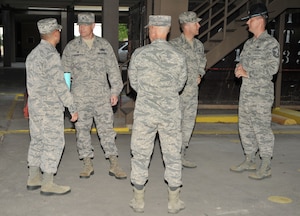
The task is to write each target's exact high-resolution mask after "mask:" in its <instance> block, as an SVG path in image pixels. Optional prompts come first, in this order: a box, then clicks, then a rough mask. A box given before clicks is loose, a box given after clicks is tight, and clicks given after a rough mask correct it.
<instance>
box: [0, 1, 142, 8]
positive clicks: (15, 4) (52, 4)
mask: <svg viewBox="0 0 300 216" xmlns="http://www.w3.org/2000/svg"><path fill="white" fill-rule="evenodd" d="M139 1H140V0H119V4H120V6H129V7H130V6H133V5H135V4H136V3H138V2H139ZM0 2H1V5H2V6H6V5H9V6H10V7H12V8H16V9H26V8H28V7H43V8H45V7H49V8H67V7H72V6H75V5H84V6H98V5H99V6H100V5H103V0H50V1H47V0H0Z"/></svg>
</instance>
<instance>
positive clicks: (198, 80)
mask: <svg viewBox="0 0 300 216" xmlns="http://www.w3.org/2000/svg"><path fill="white" fill-rule="evenodd" d="M200 82H201V75H200V74H199V76H198V77H197V84H198V85H199V84H200Z"/></svg>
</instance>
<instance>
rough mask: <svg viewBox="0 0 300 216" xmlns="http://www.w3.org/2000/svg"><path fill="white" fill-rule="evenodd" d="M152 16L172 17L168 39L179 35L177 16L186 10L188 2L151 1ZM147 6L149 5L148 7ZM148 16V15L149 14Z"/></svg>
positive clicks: (177, 0)
mask: <svg viewBox="0 0 300 216" xmlns="http://www.w3.org/2000/svg"><path fill="white" fill-rule="evenodd" d="M153 3H154V4H153V14H154V15H170V16H171V17H172V27H171V31H170V35H169V39H172V38H175V37H178V36H179V35H180V27H179V22H178V16H179V14H180V13H182V12H184V11H187V10H188V3H189V1H188V0H153ZM148 6H149V5H148ZM149 15H150V14H149Z"/></svg>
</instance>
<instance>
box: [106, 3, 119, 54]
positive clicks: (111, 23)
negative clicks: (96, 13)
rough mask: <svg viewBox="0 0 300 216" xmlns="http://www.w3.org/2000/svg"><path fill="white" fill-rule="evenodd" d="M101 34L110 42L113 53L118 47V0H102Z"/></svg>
mask: <svg viewBox="0 0 300 216" xmlns="http://www.w3.org/2000/svg"><path fill="white" fill-rule="evenodd" d="M102 30H103V31H102V36H103V38H105V39H106V40H108V41H109V42H110V44H111V45H112V47H113V49H114V51H115V54H116V55H117V54H118V48H119V0H113V1H112V0H103V8H102Z"/></svg>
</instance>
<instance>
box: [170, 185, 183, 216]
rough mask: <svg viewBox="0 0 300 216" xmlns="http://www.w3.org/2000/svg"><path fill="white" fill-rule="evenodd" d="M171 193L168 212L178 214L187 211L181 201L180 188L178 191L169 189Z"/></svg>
mask: <svg viewBox="0 0 300 216" xmlns="http://www.w3.org/2000/svg"><path fill="white" fill-rule="evenodd" d="M168 192H169V201H168V212H169V213H172V214H176V213H178V212H179V211H181V210H183V209H185V205H184V202H183V201H181V200H180V199H179V193H180V188H177V189H176V190H174V191H173V190H171V189H170V188H168Z"/></svg>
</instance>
